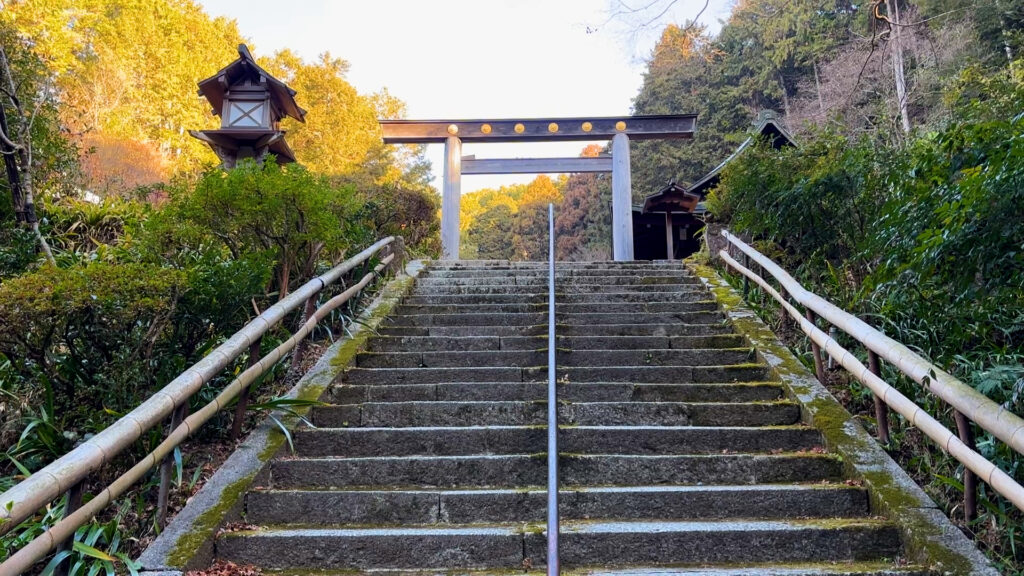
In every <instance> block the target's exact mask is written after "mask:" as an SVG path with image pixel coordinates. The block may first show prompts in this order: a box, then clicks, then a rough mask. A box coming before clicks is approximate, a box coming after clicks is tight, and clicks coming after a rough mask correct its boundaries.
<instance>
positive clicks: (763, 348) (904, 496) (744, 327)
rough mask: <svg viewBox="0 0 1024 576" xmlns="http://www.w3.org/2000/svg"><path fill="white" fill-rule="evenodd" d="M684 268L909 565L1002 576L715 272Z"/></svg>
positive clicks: (696, 265) (692, 265) (974, 575)
mask: <svg viewBox="0 0 1024 576" xmlns="http://www.w3.org/2000/svg"><path fill="white" fill-rule="evenodd" d="M686 266H687V267H688V268H689V269H690V270H691V271H693V273H694V274H696V275H697V277H699V278H700V279H701V282H702V283H703V284H704V286H705V287H707V288H708V290H710V291H711V292H712V294H714V295H715V298H716V300H718V302H719V304H720V306H721V310H722V312H723V313H724V314H725V315H726V317H727V319H728V321H729V323H730V324H731V325H732V326H733V327H734V328H735V329H736V332H737V333H738V334H741V335H743V336H745V337H747V338H748V339H749V340H750V343H751V345H752V346H753V347H754V348H755V349H756V350H757V353H758V356H759V357H760V358H761V359H762V360H763V361H764V362H766V363H767V364H768V365H770V366H771V367H772V369H773V371H774V372H775V373H776V375H777V376H778V377H779V378H780V379H781V381H782V383H783V385H784V387H785V389H786V393H787V395H788V396H789V397H790V398H792V399H793V400H795V401H796V402H799V404H800V407H801V408H800V409H801V415H802V418H803V421H804V422H806V423H808V424H810V425H812V426H814V427H815V428H817V429H819V430H820V431H821V432H822V434H823V436H824V438H825V443H826V446H827V448H828V449H829V451H831V452H834V453H836V454H838V455H839V456H840V457H841V458H842V459H843V465H844V468H845V471H846V473H847V474H848V475H849V476H850V477H852V478H856V479H859V480H861V481H863V483H864V486H865V488H867V489H868V491H869V494H870V499H871V511H872V513H873V514H879V515H882V516H885V517H886V518H888V519H889V521H891V522H893V523H894V524H896V526H897V527H898V528H899V530H900V532H901V534H902V536H903V544H904V548H905V554H906V556H907V559H908V560H909V561H910V562H912V563H915V564H919V565H922V566H926V567H928V568H929V569H931V570H934V571H935V572H936V573H937V574H943V575H947V574H948V575H957V576H968V575H969V576H999V572H998V571H997V570H996V569H995V568H994V567H993V566H992V564H991V562H989V560H988V559H987V558H986V557H985V556H984V555H983V554H982V553H981V551H979V550H978V548H977V547H976V546H975V545H974V543H973V542H971V541H970V540H969V539H968V538H967V537H966V536H965V535H964V534H963V533H962V532H961V531H960V530H959V529H958V528H957V527H956V526H954V525H953V523H952V522H951V521H950V520H949V518H947V517H946V515H945V513H944V512H943V511H942V509H940V508H939V507H938V506H937V505H936V504H935V502H934V501H932V499H931V498H930V497H929V496H928V495H927V494H925V492H924V491H923V490H922V489H921V488H920V487H919V486H918V485H917V483H915V482H914V480H913V479H912V478H910V476H909V475H908V474H907V473H906V471H904V470H903V469H902V468H901V467H900V466H899V465H898V464H897V463H896V462H895V461H894V460H893V459H892V458H891V457H889V455H888V454H887V453H886V452H885V450H883V449H882V447H881V446H879V444H878V443H877V442H876V441H875V439H874V438H873V437H872V436H870V435H869V434H868V433H867V432H866V431H865V430H864V428H863V427H862V426H861V425H860V424H859V423H858V422H857V421H856V420H855V419H854V417H853V416H852V415H851V414H850V413H849V412H848V411H847V410H846V408H844V407H843V406H842V404H840V403H839V401H838V400H836V399H835V397H834V396H832V394H831V393H830V392H829V391H828V390H827V389H826V388H825V387H824V386H823V385H821V384H820V383H819V382H818V380H817V378H816V377H815V376H814V375H813V374H812V373H811V372H810V371H809V370H808V369H807V368H806V367H804V365H803V364H801V362H800V361H799V360H798V359H797V358H796V356H795V355H794V354H793V353H792V352H791V351H790V350H789V348H788V347H786V345H785V344H783V343H782V342H781V341H780V340H779V339H778V337H777V336H776V335H775V334H774V332H772V331H771V330H770V329H769V328H768V326H767V325H765V323H764V322H763V321H762V320H761V319H760V318H759V317H758V316H757V314H756V313H755V312H754V311H753V310H752V309H750V308H749V307H748V306H747V305H746V304H745V303H744V301H743V297H742V296H741V295H740V294H739V293H738V292H737V291H736V290H734V289H733V288H732V287H731V286H730V285H729V284H728V282H726V281H725V279H723V278H722V277H721V276H720V275H719V274H718V272H717V271H716V270H715V269H714V268H712V267H710V266H708V265H705V264H700V263H697V262H693V261H688V262H686Z"/></svg>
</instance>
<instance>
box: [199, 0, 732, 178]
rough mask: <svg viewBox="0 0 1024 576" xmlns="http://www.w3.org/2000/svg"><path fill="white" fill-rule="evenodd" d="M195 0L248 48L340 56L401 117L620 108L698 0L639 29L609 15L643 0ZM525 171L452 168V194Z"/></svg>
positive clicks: (710, 14)
mask: <svg viewBox="0 0 1024 576" xmlns="http://www.w3.org/2000/svg"><path fill="white" fill-rule="evenodd" d="M199 1H200V3H201V4H202V5H203V6H204V7H205V8H206V10H207V12H208V13H209V14H210V15H212V16H226V17H228V18H233V19H235V20H237V21H238V27H239V29H240V31H241V33H242V35H243V36H245V37H247V38H249V39H250V40H251V44H250V46H249V48H250V49H251V50H252V51H253V53H254V54H255V55H256V56H260V55H264V54H270V53H271V52H273V51H275V50H278V49H281V48H290V49H292V50H293V51H294V52H296V53H297V54H298V55H299V56H301V57H303V58H304V59H307V60H312V59H313V58H315V57H316V56H317V55H318V54H320V53H322V52H330V53H331V54H332V55H333V56H336V57H339V58H343V59H345V60H347V61H348V62H349V63H350V65H351V69H350V71H349V74H348V81H349V82H350V83H351V84H352V85H353V86H355V88H356V89H357V90H359V91H360V92H361V93H370V92H375V91H378V90H380V89H381V88H385V87H386V88H387V89H388V90H389V91H390V92H391V94H392V95H394V96H396V97H398V98H400V99H401V100H403V101H404V102H405V103H406V106H407V109H408V115H407V116H408V118H410V119H462V118H467V119H468V118H487V119H499V118H517V117H518V118H534V117H550V116H617V115H627V114H629V113H630V112H631V104H632V99H633V97H634V96H636V94H637V91H638V90H639V89H640V85H641V83H642V74H643V71H644V60H645V59H646V58H647V56H648V55H649V54H650V51H651V49H652V48H653V46H654V42H655V41H656V40H657V38H658V36H659V35H660V30H661V28H662V27H663V26H664V25H665V24H667V23H670V22H677V23H682V22H683V21H684V20H685V19H688V18H693V16H694V15H696V14H697V13H698V12H699V11H700V9H701V7H702V6H703V5H704V2H703V1H702V0H676V2H675V4H674V5H673V6H672V7H671V9H670V10H669V12H668V13H666V14H665V16H663V17H662V18H660V19H659V20H658V21H657V23H656V24H655V25H651V26H648V27H646V28H643V27H641V28H638V27H637V25H636V24H637V23H636V20H635V19H634V20H633V21H632V22H631V21H630V17H629V16H628V15H619V16H617V17H615V18H611V19H609V16H610V14H611V13H612V11H618V12H622V11H623V6H634V5H635V6H643V5H646V4H649V3H650V0H622V2H620V0H475V1H473V0H429V1H428V0H368V1H367V0H363V1H360V2H352V1H342V0H291V2H286V3H282V2H281V0H199ZM659 2H660V4H661V5H662V6H665V5H667V0H659ZM731 4H732V2H731V0H712V1H711V2H710V6H709V7H708V9H707V10H706V11H705V12H704V14H703V15H702V16H701V18H700V22H701V23H703V24H707V25H708V26H709V27H710V28H711V29H712V30H713V31H717V30H718V28H719V20H720V19H721V18H724V17H725V16H726V15H727V14H728V11H729V7H730V6H731ZM654 14H656V13H654ZM654 14H650V16H653V15H654ZM644 18H645V19H649V16H646V15H645V16H644ZM595 28H596V31H589V32H588V30H593V29H595ZM298 98H299V101H300V102H301V100H302V95H301V94H299V96H298ZM675 112H679V113H684V112H689V110H677V111H675ZM699 129H700V128H699V125H698V130H699ZM585 145H586V143H585V142H564V143H547V144H526V143H523V144H476V145H472V144H466V145H464V146H463V149H462V153H463V154H464V155H471V154H475V155H476V156H477V157H478V158H515V157H546V156H577V155H578V154H579V152H580V151H581V150H582V149H583V147H584V146H585ZM443 151H444V147H443V145H440V144H436V145H434V144H432V145H429V146H428V150H427V155H428V158H429V159H430V161H431V163H432V165H433V174H434V185H435V186H437V188H438V189H440V178H441V169H442V167H443V160H444V155H443ZM300 160H301V159H300ZM533 178H534V176H532V175H510V176H463V178H462V191H463V193H466V192H471V191H473V190H476V189H479V188H485V187H496V186H499V185H502V184H511V183H516V182H529V181H530V180H532V179H533Z"/></svg>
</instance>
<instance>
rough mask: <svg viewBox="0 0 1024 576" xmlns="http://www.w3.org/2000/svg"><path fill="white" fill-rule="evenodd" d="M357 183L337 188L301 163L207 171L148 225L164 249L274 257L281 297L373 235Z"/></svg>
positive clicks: (179, 191) (177, 192) (180, 189)
mask: <svg viewBox="0 0 1024 576" xmlns="http://www.w3.org/2000/svg"><path fill="white" fill-rule="evenodd" d="M361 208H362V204H361V202H360V201H359V200H358V198H357V197H356V193H355V189H354V188H352V187H336V186H333V185H331V183H330V182H329V181H328V180H327V179H326V178H325V177H322V176H317V175H314V174H311V173H310V172H308V171H307V170H305V169H304V168H302V167H301V166H297V165H288V166H279V165H278V164H277V163H275V162H273V161H271V160H268V161H266V162H264V163H263V165H262V166H260V165H257V164H256V163H255V162H252V161H245V162H241V163H239V165H238V167H237V168H235V169H233V170H230V171H224V170H222V169H219V168H215V169H211V170H209V171H207V172H206V173H205V174H203V175H202V177H201V178H200V179H199V181H198V182H197V183H196V184H195V185H194V186H191V185H184V186H179V187H178V188H177V189H176V190H174V191H173V192H172V196H171V201H170V203H169V205H168V206H166V207H165V208H164V209H163V210H162V211H161V212H160V213H159V214H158V215H157V217H155V218H151V221H152V222H151V223H149V224H148V225H149V227H150V233H151V234H153V235H154V236H155V239H156V241H157V243H158V246H159V248H158V250H159V252H160V253H162V254H166V253H167V252H168V251H178V250H181V249H182V248H187V249H188V250H192V251H200V252H201V251H204V250H206V249H209V248H210V247H212V246H215V245H218V246H222V247H223V248H224V249H225V250H226V251H227V252H228V253H229V254H230V258H231V259H233V260H240V259H246V258H260V259H266V258H270V259H272V260H273V262H274V267H275V272H274V276H275V278H276V284H277V288H278V292H279V294H280V295H281V296H283V295H284V294H285V293H286V292H287V291H288V290H289V287H294V286H295V285H297V284H301V283H302V282H305V281H307V280H309V279H310V278H311V277H312V276H314V275H315V272H316V270H317V267H318V265H319V264H320V263H321V262H323V261H328V262H338V261H341V260H343V259H344V256H345V255H346V254H347V252H348V250H349V248H350V247H352V246H361V245H364V244H366V243H368V242H369V241H371V240H372V236H373V230H372V229H371V228H370V227H369V226H367V222H366V221H365V220H364V219H363V215H362V214H360V210H361Z"/></svg>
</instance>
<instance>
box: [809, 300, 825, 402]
mask: <svg viewBox="0 0 1024 576" xmlns="http://www.w3.org/2000/svg"><path fill="white" fill-rule="evenodd" d="M805 315H806V316H807V320H808V321H810V323H811V324H814V323H815V322H816V321H817V316H815V314H814V311H813V310H811V309H810V308H808V309H807V312H806V313H805ZM811 353H813V354H814V374H815V376H817V377H818V382H821V383H822V384H824V383H825V366H824V365H823V364H822V362H821V347H820V346H818V345H817V344H815V343H814V342H813V341H811Z"/></svg>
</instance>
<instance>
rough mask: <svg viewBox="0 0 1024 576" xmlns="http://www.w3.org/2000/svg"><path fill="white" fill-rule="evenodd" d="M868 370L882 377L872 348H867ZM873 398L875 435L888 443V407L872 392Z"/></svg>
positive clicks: (876, 356) (884, 442) (880, 440)
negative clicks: (876, 430)
mask: <svg viewBox="0 0 1024 576" xmlns="http://www.w3.org/2000/svg"><path fill="white" fill-rule="evenodd" d="M868 370H871V373H872V374H874V375H875V376H878V377H879V378H881V377H882V370H881V368H880V367H879V366H878V354H875V351H874V350H868ZM872 396H874V399H875V423H876V425H877V426H878V432H876V437H877V438H878V441H879V442H881V443H882V444H888V443H889V407H888V406H887V405H886V404H885V402H882V399H881V398H879V397H878V395H877V394H872Z"/></svg>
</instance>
